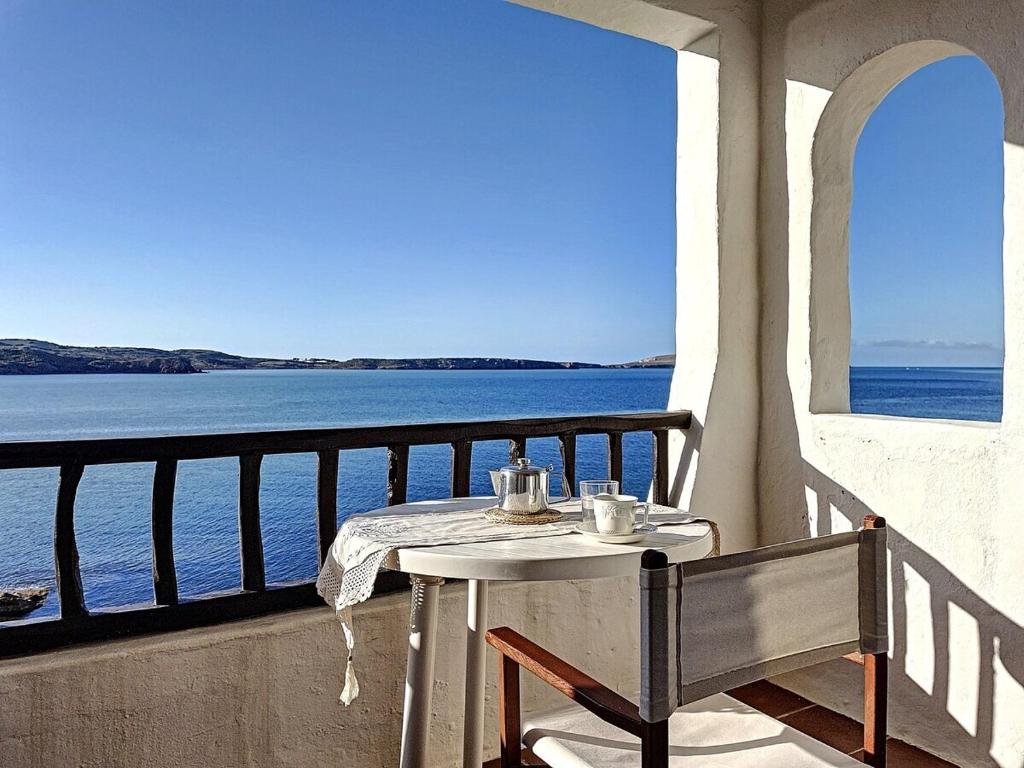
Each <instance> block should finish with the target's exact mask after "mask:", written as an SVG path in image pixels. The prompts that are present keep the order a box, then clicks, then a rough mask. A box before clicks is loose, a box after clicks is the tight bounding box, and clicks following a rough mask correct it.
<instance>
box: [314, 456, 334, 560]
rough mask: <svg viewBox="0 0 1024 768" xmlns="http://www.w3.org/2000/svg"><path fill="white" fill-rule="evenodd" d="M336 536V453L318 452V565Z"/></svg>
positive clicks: (324, 558) (325, 556)
mask: <svg viewBox="0 0 1024 768" xmlns="http://www.w3.org/2000/svg"><path fill="white" fill-rule="evenodd" d="M337 534H338V452H337V451H334V450H328V451H318V452H317V455H316V540H317V547H318V549H319V552H320V561H319V562H320V564H321V565H323V563H324V560H326V559H327V553H328V552H329V551H330V549H331V544H333V543H334V537H335V536H336V535H337Z"/></svg>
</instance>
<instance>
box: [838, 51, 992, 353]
mask: <svg viewBox="0 0 1024 768" xmlns="http://www.w3.org/2000/svg"><path fill="white" fill-rule="evenodd" d="M1002 241H1003V106H1002V95H1001V93H1000V90H999V85H998V83H997V82H996V79H995V77H994V76H993V75H992V72H991V71H990V70H989V69H988V67H987V66H985V64H984V63H982V62H981V60H980V59H977V58H975V57H973V56H959V57H955V58H951V59H946V60H944V61H940V62H937V63H935V64H932V65H930V66H928V67H925V68H923V69H921V70H919V71H917V72H915V73H914V74H913V75H912V76H911V77H909V78H907V79H906V80H904V81H903V82H902V83H901V84H900V85H898V86H897V87H896V88H895V89H894V90H893V91H892V92H891V93H890V94H889V95H888V96H887V97H886V99H885V100H884V101H883V102H882V103H881V104H880V105H879V106H878V108H877V109H876V110H875V112H874V113H873V114H872V115H871V118H870V119H869V120H868V123H867V125H866V126H865V127H864V131H863V133H862V134H861V137H860V141H859V142H858V145H857V153H856V157H855V160H854V199H853V207H852V210H851V213H850V299H851V310H852V314H853V318H852V319H853V334H852V335H853V341H854V345H853V349H852V354H851V358H852V360H851V362H852V363H853V364H855V365H857V364H860V365H1002V357H1003V355H1002V352H1003V288H1002V258H1003V257H1002V247H1003V245H1002Z"/></svg>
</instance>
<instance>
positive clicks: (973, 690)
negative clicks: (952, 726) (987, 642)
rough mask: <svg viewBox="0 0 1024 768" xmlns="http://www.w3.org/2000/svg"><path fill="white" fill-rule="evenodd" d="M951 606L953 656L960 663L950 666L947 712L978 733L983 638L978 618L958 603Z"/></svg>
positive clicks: (950, 629)
mask: <svg viewBox="0 0 1024 768" xmlns="http://www.w3.org/2000/svg"><path fill="white" fill-rule="evenodd" d="M947 606H948V609H949V641H948V648H949V656H950V658H952V657H954V656H955V657H957V659H958V662H959V663H958V664H950V665H949V689H948V691H947V692H946V711H947V712H949V714H950V715H952V716H953V717H954V719H956V721H957V722H958V723H960V725H962V726H963V727H964V730H965V731H967V732H968V733H969V734H971V736H977V735H978V678H979V676H980V674H981V637H980V635H979V631H978V620H977V619H976V618H975V617H974V616H972V615H971V614H969V613H968V612H967V611H965V610H964V609H963V608H961V607H960V606H958V605H957V604H956V603H947Z"/></svg>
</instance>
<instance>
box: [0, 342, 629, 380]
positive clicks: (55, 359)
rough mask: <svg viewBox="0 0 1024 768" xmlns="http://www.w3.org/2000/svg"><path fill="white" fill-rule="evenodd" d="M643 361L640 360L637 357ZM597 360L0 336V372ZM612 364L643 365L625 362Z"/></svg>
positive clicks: (473, 366)
mask: <svg viewBox="0 0 1024 768" xmlns="http://www.w3.org/2000/svg"><path fill="white" fill-rule="evenodd" d="M641 362H642V361H641ZM604 367H606V366H602V365H598V364H596V363H579V362H554V361H550V360H525V359H521V358H504V357H422V358H399V359H389V358H378V357H363V358H354V359H352V360H332V359H330V358H303V359H299V358H293V359H291V360H285V359H278V358H271V357H242V356H240V355H229V354H227V353H225V352H217V351H215V350H212V349H172V350H166V349H151V348H148V347H71V346H64V345H61V344H54V343H52V342H49V341H37V340H35V339H0V375H3V374H45V373H202V372H203V371H223V370H245V369H254V368H255V369H264V370H269V369H288V368H293V369H294V368H299V369H309V368H330V369H362V370H372V369H386V370H544V369H562V368H569V369H577V368H604ZM614 367H641V366H639V364H636V365H635V364H627V365H626V366H614Z"/></svg>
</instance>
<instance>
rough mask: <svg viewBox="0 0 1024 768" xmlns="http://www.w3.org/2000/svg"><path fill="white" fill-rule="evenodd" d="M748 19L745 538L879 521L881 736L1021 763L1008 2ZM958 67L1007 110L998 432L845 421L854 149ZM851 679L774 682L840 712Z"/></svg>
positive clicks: (1023, 690)
mask: <svg viewBox="0 0 1024 768" xmlns="http://www.w3.org/2000/svg"><path fill="white" fill-rule="evenodd" d="M764 9H765V12H764V29H763V37H762V63H761V82H762V86H761V93H762V104H761V108H762V144H761V203H760V209H761V216H760V231H761V262H762V266H761V290H762V297H763V301H762V317H761V374H760V375H761V382H762V404H761V449H760V450H759V457H758V464H759V480H758V486H759V495H760V499H759V501H760V505H759V529H760V539H761V541H762V542H766V543H767V542H772V541H780V540H786V539H793V538H799V537H802V536H809V535H810V536H814V535H822V534H826V533H829V532H832V531H836V530H844V529H846V530H848V529H849V528H851V527H853V526H857V525H859V523H860V519H861V518H862V517H863V516H864V515H865V514H868V513H874V514H878V515H883V516H885V518H886V519H887V520H888V522H889V526H890V538H889V541H890V546H889V549H890V574H891V596H892V624H891V626H892V637H893V642H894V649H893V653H892V659H893V661H892V666H891V676H890V683H891V687H890V701H891V718H890V721H889V722H890V733H892V734H894V735H896V736H898V737H900V738H903V739H906V740H907V741H909V742H911V743H913V744H916V745H918V746H921V747H924V748H925V749H927V750H929V751H931V752H933V753H935V754H938V755H940V756H942V757H945V758H946V759H948V760H950V761H952V762H953V763H955V764H957V765H962V766H988V765H999V766H1012V767H1013V768H1020V766H1021V765H1024V590H1022V589H1021V583H1022V582H1021V579H1022V578H1024V548H1022V547H1021V544H1020V533H1019V531H1020V528H1021V512H1022V510H1024V502H1022V500H1024V473H1021V471H1020V469H1019V467H1020V466H1021V465H1022V464H1024V419H1022V418H1021V410H1022V406H1024V398H1022V396H1021V392H1022V391H1024V389H1022V386H1021V384H1022V375H1024V374H1022V369H1021V364H1020V361H1021V360H1022V359H1024V358H1022V354H1021V353H1022V352H1024V311H1022V307H1024V281H1022V279H1021V272H1022V270H1024V205H1022V200H1024V164H1022V150H1021V146H1022V140H1024V59H1022V58H1021V55H1020V51H1021V49H1022V46H1024V2H1019V1H1018V0H1013V1H1012V2H1007V1H1006V0H974V1H973V2H970V3H964V2H959V1H957V0H901V2H890V1H889V0H831V1H830V2H822V1H817V0H767V1H766V2H765V4H764ZM964 54H975V55H977V56H978V57H979V58H981V59H982V60H983V61H984V62H985V63H986V64H987V65H988V66H989V68H990V69H991V70H992V72H993V74H994V75H995V77H996V79H997V81H998V82H999V84H1000V87H1001V89H1002V92H1003V98H1004V106H1005V113H1006V123H1005V130H1006V136H1005V144H1004V149H1005V184H1006V190H1005V192H1006V195H1005V202H1004V209H1003V214H1004V225H1005V237H1004V250H1003V271H1004V286H1005V287H1004V294H1005V318H1006V320H1005V322H1006V326H1005V338H1006V361H1005V371H1004V390H1005V400H1004V412H1003V420H1002V423H1000V424H976V423H974V424H972V423H967V422H941V421H926V420H921V419H900V418H889V417H881V416H862V415H851V414H849V413H848V412H847V411H848V410H849V386H848V371H849V351H850V295H849V285H848V242H847V240H848V226H847V225H848V221H849V211H850V197H851V194H852V165H853V163H852V161H853V154H854V150H855V147H856V142H857V139H858V137H859V135H860V131H861V129H862V127H863V125H864V122H865V121H866V120H867V118H868V117H869V116H870V114H871V112H872V110H873V109H874V108H875V106H877V105H878V103H879V102H880V101H881V100H882V99H883V98H884V97H885V95H886V94H887V93H888V92H889V90H890V89H891V88H892V87H893V86H895V85H896V84H897V83H899V82H900V81H901V80H902V79H903V78H905V77H907V76H909V75H910V74H912V73H913V72H915V71H916V70H917V69H919V68H921V67H923V66H926V65H927V64H929V63H931V62H934V61H937V60H939V59H942V58H945V57H948V56H956V55H964ZM935 162H936V163H942V162H944V159H943V158H936V159H935ZM952 311H956V310H955V308H952ZM847 666H848V665H847ZM858 678H859V674H858V671H857V670H855V669H847V668H846V666H843V665H841V664H840V665H832V666H830V667H828V668H826V669H816V670H810V671H808V672H805V673H802V674H800V675H793V676H789V677H787V678H786V679H785V683H786V684H787V685H789V686H791V687H793V688H796V689H797V690H799V691H800V692H801V693H804V694H805V695H808V696H810V697H811V698H813V699H815V700H817V701H819V702H821V703H824V704H826V705H828V706H832V707H834V708H839V709H843V710H846V711H848V712H850V713H851V714H855V715H856V714H857V713H858V711H859V707H860V681H859V679H858Z"/></svg>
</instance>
